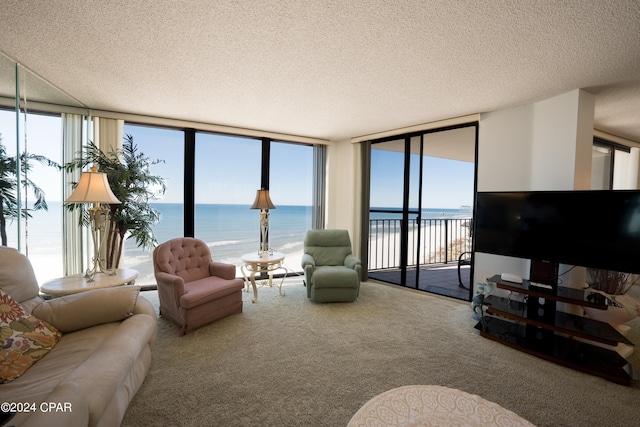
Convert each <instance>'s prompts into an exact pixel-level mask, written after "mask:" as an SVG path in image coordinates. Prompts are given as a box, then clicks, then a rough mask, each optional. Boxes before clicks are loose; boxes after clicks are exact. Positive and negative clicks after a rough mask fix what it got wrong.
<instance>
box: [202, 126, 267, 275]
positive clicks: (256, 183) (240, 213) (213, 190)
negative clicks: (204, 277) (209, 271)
mask: <svg viewBox="0 0 640 427" xmlns="http://www.w3.org/2000/svg"><path fill="white" fill-rule="evenodd" d="M261 158H262V141H261V140H259V139H255V138H241V137H236V136H228V135H217V134H210V133H198V134H197V135H196V148H195V186H194V188H195V234H194V236H195V237H196V238H198V239H201V240H203V241H205V242H206V243H207V245H208V246H209V247H210V249H211V254H212V257H213V258H214V259H216V260H217V261H221V262H226V263H231V264H236V265H238V266H239V265H241V264H240V257H241V256H242V255H243V254H245V253H247V252H251V251H256V252H257V251H258V241H257V240H256V236H258V232H259V231H258V224H259V215H258V211H255V210H251V209H249V208H250V205H251V203H253V199H254V198H255V195H256V190H258V189H260V174H261Z"/></svg>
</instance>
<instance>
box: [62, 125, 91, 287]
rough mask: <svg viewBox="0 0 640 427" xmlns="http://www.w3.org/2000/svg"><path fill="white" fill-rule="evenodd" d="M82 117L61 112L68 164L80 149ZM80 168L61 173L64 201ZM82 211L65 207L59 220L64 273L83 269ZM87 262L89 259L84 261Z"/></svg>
mask: <svg viewBox="0 0 640 427" xmlns="http://www.w3.org/2000/svg"><path fill="white" fill-rule="evenodd" d="M83 119H84V116H82V115H79V114H68V113H63V114H62V147H63V148H62V162H63V163H65V164H66V163H68V162H70V161H71V160H73V159H75V158H76V157H77V156H78V155H79V153H80V152H81V150H82V145H83V144H82V126H83V124H84V120H83ZM80 175H81V171H80V170H74V171H72V172H66V171H65V172H64V173H63V174H62V176H63V180H64V182H63V184H62V185H63V190H62V197H63V200H66V199H67V197H69V196H70V195H71V193H72V192H73V185H72V183H73V182H78V181H79V180H80ZM80 216H81V210H79V209H76V210H74V211H73V212H71V211H69V210H67V209H65V210H64V214H63V219H62V235H63V237H64V238H63V242H62V248H63V251H64V256H63V259H64V268H63V273H64V275H65V276H67V275H70V274H77V273H81V272H82V271H83V268H84V267H83V266H84V265H85V264H84V262H83V257H84V254H85V253H86V251H85V250H84V248H85V247H86V246H85V245H86V244H87V236H86V233H84V232H83V227H81V226H80ZM87 262H88V260H87Z"/></svg>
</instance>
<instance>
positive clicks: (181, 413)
mask: <svg viewBox="0 0 640 427" xmlns="http://www.w3.org/2000/svg"><path fill="white" fill-rule="evenodd" d="M283 290H285V291H286V296H284V297H280V296H279V295H278V290H277V288H268V287H266V288H262V289H261V290H260V293H259V301H258V303H257V304H252V303H251V296H252V293H245V294H244V313H242V314H239V315H235V316H232V317H228V318H226V319H223V320H221V321H218V322H216V323H214V324H211V325H208V326H206V327H203V328H201V329H198V330H196V331H194V332H192V333H191V334H189V335H186V336H184V337H179V336H178V335H177V333H178V327H177V326H175V325H173V324H171V323H169V322H168V321H166V320H164V319H162V318H160V319H159V320H158V322H159V337H158V342H157V345H156V346H155V348H154V350H153V359H152V365H151V370H150V372H149V375H148V376H147V378H146V380H145V382H144V384H143V385H142V387H141V389H140V391H139V392H138V393H137V395H136V396H135V398H134V399H133V401H132V403H131V405H130V407H129V409H128V411H127V414H126V415H125V418H124V421H123V424H122V425H123V426H135V427H140V426H158V425H171V426H332V427H333V426H346V424H347V423H348V422H349V420H350V419H351V417H352V416H353V414H355V413H356V412H357V411H358V409H359V408H360V407H361V406H362V405H363V404H365V403H366V402H367V401H368V400H369V399H371V398H372V397H374V396H376V395H378V394H380V393H382V392H384V391H386V390H389V389H392V388H396V387H401V386H405V385H410V384H433V385H442V386H446V387H450V388H456V389H460V390H463V391H465V392H467V393H471V394H476V395H479V396H481V397H482V398H484V399H486V400H489V401H492V402H495V403H497V404H499V405H501V406H502V407H504V408H506V409H509V410H511V411H513V412H515V413H517V414H518V415H520V416H522V417H524V418H525V419H527V420H529V421H530V422H532V423H533V424H536V425H538V426H554V427H556V426H581V427H582V426H618V425H619V426H629V425H637V424H638V423H639V422H640V385H639V384H638V383H637V382H633V385H632V387H624V386H620V385H616V384H613V383H611V382H608V381H606V380H603V379H600V378H597V377H594V376H591V375H587V374H584V373H581V372H576V371H573V370H571V369H567V368H563V367H561V366H558V365H555V364H553V363H550V362H546V361H544V360H541V359H538V358H535V357H533V356H529V355H527V354H524V353H521V352H519V351H517V350H514V349H511V348H508V347H506V346H503V345H501V344H498V343H495V342H493V341H490V340H488V339H485V338H482V337H480V336H479V335H478V331H477V330H475V329H474V328H473V326H474V324H475V322H474V321H473V320H472V319H471V308H470V306H469V304H468V303H464V302H458V301H454V300H450V299H446V298H441V297H435V296H431V295H429V294H425V293H422V292H417V291H411V290H406V289H402V288H398V287H394V286H390V285H383V284H379V283H374V282H368V283H363V284H362V288H361V292H360V297H359V298H358V300H357V301H356V302H355V303H345V304H314V303H311V302H309V301H308V300H307V298H306V290H305V288H304V287H303V285H302V281H301V280H300V279H299V278H295V279H288V280H287V281H286V282H285V285H284V287H283ZM143 295H145V297H147V298H148V299H149V300H151V301H152V302H153V303H154V304H155V305H156V307H157V304H158V301H157V294H156V293H155V292H145V293H144V294H143ZM634 322H635V323H633V326H634V328H633V330H632V332H631V333H630V335H629V338H630V339H631V340H632V341H634V342H636V343H639V344H640V322H639V321H638V319H636V320H635V321H634ZM632 360H633V361H635V364H636V366H640V349H639V350H638V351H637V352H636V353H634V355H633V356H632Z"/></svg>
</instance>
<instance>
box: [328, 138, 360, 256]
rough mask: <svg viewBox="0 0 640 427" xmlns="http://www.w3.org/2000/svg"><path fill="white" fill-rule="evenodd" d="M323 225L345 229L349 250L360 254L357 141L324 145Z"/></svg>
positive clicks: (358, 158)
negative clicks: (325, 146)
mask: <svg viewBox="0 0 640 427" xmlns="http://www.w3.org/2000/svg"><path fill="white" fill-rule="evenodd" d="M326 191H327V193H326V212H325V213H326V225H325V226H326V228H340V229H346V230H348V231H349V235H350V236H351V244H352V247H353V252H354V254H355V255H356V256H360V254H359V253H358V252H359V248H360V227H359V224H360V206H359V200H360V197H359V195H358V194H357V193H358V192H359V191H360V154H359V144H352V143H351V141H349V140H345V141H338V142H332V143H331V145H329V146H328V147H327V190H326Z"/></svg>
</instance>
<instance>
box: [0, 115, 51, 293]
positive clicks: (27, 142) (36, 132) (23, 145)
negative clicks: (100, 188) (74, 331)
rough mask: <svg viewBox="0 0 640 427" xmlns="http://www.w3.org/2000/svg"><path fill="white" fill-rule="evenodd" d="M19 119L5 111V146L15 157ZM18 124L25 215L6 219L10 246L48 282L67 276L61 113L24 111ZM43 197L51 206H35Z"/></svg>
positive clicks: (1, 129) (1, 128) (1, 119)
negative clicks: (64, 256) (16, 130)
mask: <svg viewBox="0 0 640 427" xmlns="http://www.w3.org/2000/svg"><path fill="white" fill-rule="evenodd" d="M15 121H16V115H15V112H14V111H6V110H0V136H1V138H2V141H1V143H2V145H3V146H4V149H5V155H6V156H7V157H11V158H15V157H16V152H17V150H16V135H15ZM19 121H20V126H19V128H20V131H19V135H18V140H19V144H20V153H21V161H22V172H21V174H20V183H21V184H20V194H19V196H20V205H21V209H22V211H23V213H25V212H26V215H23V216H22V217H21V218H20V219H18V218H17V217H15V216H14V217H11V216H6V218H7V224H6V228H7V246H10V247H14V248H18V247H19V246H20V249H21V251H22V252H23V253H24V254H25V255H27V256H28V257H29V259H30V261H31V264H32V266H33V269H34V272H35V274H36V278H37V279H38V283H44V282H46V281H47V280H50V279H53V278H55V277H59V276H61V275H62V273H63V270H62V257H63V251H62V210H63V206H62V185H61V184H62V175H61V172H60V169H59V168H58V167H56V166H55V165H54V164H57V165H60V164H61V163H62V150H61V148H60V147H61V137H60V135H61V120H60V116H59V115H45V114H37V113H27V114H25V113H24V112H21V113H20V115H19ZM25 161H26V163H25ZM10 175H11V174H10ZM13 176H14V177H15V175H13ZM39 195H40V196H42V200H44V201H45V202H46V204H39V206H36V204H38V203H37V200H38V196H39ZM18 221H20V226H19V227H18ZM56 225H57V226H56ZM18 238H20V242H18Z"/></svg>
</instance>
